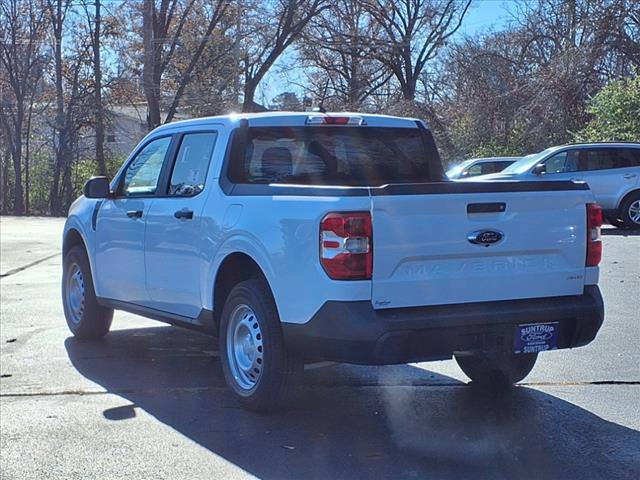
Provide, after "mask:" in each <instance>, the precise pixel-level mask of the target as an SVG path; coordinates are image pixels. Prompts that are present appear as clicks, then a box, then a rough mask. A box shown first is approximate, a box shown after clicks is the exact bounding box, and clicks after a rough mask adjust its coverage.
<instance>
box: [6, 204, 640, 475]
mask: <svg viewBox="0 0 640 480" xmlns="http://www.w3.org/2000/svg"><path fill="white" fill-rule="evenodd" d="M62 225H63V220H62V219H38V218H11V217H2V218H1V219H0V232H1V241H2V248H1V252H0V253H1V262H0V269H1V272H0V275H1V278H0V289H1V302H0V304H1V310H0V313H1V320H0V375H1V377H0V430H1V435H0V452H1V453H0V477H1V478H3V479H25V478H33V479H46V478H82V479H86V478H105V479H119V478H122V479H124V478H126V479H142V478H154V479H156V478H170V479H182V478H185V479H187V478H189V479H191V478H198V479H200V478H203V479H204V478H225V479H227V478H247V477H258V478H306V479H312V478H319V479H325V478H330V479H334V478H394V479H395V478H420V479H422V478H508V479H512V478H563V479H565V478H581V479H582V478H603V479H611V478H615V479H617V480H618V479H627V478H629V479H631V478H638V475H639V472H640V348H639V344H640V296H639V294H638V292H640V255H639V253H640V235H638V234H637V233H636V234H634V233H627V234H623V233H622V232H620V231H618V230H615V229H612V228H606V229H605V230H604V251H605V254H604V260H603V263H602V268H601V288H602V291H603V296H604V298H605V303H606V320H605V325H604V326H603V328H602V330H601V331H600V333H599V335H598V337H597V338H596V340H595V341H594V342H593V343H592V344H591V345H588V346H586V347H583V348H580V349H576V350H573V351H557V352H549V353H546V354H542V356H541V357H540V359H539V361H538V364H537V365H536V367H535V369H534V370H533V372H532V374H531V375H530V376H529V377H528V378H527V379H526V381H525V382H524V384H523V385H520V386H518V387H517V388H514V389H512V390H511V391H509V392H506V393H503V394H500V395H498V394H487V393H481V392H477V391H475V390H474V389H473V388H471V387H469V386H468V385H467V379H466V377H465V376H464V375H463V374H462V372H461V371H460V370H459V369H458V367H457V365H456V364H455V362H453V361H445V362H434V363H423V364H412V365H402V366H390V367H378V368H369V367H358V366H348V365H330V366H316V368H312V369H309V370H307V371H306V372H305V389H304V391H303V392H302V394H301V397H300V400H299V403H298V404H297V405H296V406H295V407H294V408H293V409H292V410H290V411H288V412H283V413H279V414H276V415H258V414H254V413H250V412H247V411H244V410H242V409H240V408H239V407H238V405H237V404H236V403H235V402H234V401H233V399H232V398H231V396H230V395H229V394H228V393H227V391H226V388H225V387H224V380H223V376H222V370H221V367H220V362H219V361H218V357H217V352H216V348H215V345H214V342H213V341H212V339H210V338H209V337H206V336H204V335H201V334H198V333H194V332H190V331H186V330H181V329H178V328H175V327H170V326H165V325H163V324H161V323H158V322H154V321H151V320H146V319H143V318H140V317H136V316H134V315H131V314H126V313H122V312H117V313H116V316H115V320H114V326H113V329H112V331H111V333H110V334H109V335H108V336H107V337H106V338H105V339H104V340H103V341H101V342H99V343H94V344H88V343H80V342H78V341H75V340H74V339H73V338H72V337H71V336H70V334H69V331H68V330H67V327H66V324H65V321H64V317H63V313H62V306H61V303H60V292H59V281H60V273H61V258H60V255H59V252H60V243H61V242H60V232H61V229H62Z"/></svg>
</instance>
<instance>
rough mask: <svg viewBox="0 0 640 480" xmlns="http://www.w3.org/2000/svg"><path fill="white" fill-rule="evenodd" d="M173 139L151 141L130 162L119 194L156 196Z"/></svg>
mask: <svg viewBox="0 0 640 480" xmlns="http://www.w3.org/2000/svg"><path fill="white" fill-rule="evenodd" d="M170 145H171V137H170V136H168V137H161V138H157V139H155V140H151V141H150V142H149V143H147V144H146V145H145V146H144V147H143V148H142V150H140V151H139V152H138V153H137V154H136V156H135V157H134V159H133V160H132V161H131V162H129V165H127V168H126V170H125V171H124V173H123V175H122V184H121V186H120V189H119V193H120V195H122V196H125V197H136V196H148V195H155V193H156V190H157V189H158V182H159V180H160V172H161V171H162V166H163V164H164V161H165V158H166V156H167V152H168V151H169V146H170Z"/></svg>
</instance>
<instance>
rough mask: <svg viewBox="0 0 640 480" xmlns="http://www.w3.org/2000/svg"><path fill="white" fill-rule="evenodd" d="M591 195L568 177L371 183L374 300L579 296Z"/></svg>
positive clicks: (382, 304)
mask: <svg viewBox="0 0 640 480" xmlns="http://www.w3.org/2000/svg"><path fill="white" fill-rule="evenodd" d="M591 199H592V196H591V192H590V191H589V190H588V188H587V187H586V185H584V184H582V183H574V182H492V183H489V182H487V183H480V182H478V183H471V182H464V183H455V182H454V183H442V184H422V185H389V186H386V187H382V188H380V189H377V190H372V197H371V201H372V219H373V281H372V303H373V306H374V308H396V307H412V306H425V305H444V304H456V303H468V302H482V301H494V300H514V299H523V298H537V297H550V296H554V297H557V296H562V295H578V294H582V292H583V287H584V275H585V251H586V207H585V205H586V203H588V202H589V201H590V200H591Z"/></svg>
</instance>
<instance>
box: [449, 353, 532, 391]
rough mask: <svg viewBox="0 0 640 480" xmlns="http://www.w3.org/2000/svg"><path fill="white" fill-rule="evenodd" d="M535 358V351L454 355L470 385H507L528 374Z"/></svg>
mask: <svg viewBox="0 0 640 480" xmlns="http://www.w3.org/2000/svg"><path fill="white" fill-rule="evenodd" d="M537 358H538V354H537V353H527V354H520V355H516V354H512V353H479V354H469V355H456V362H458V365H459V366H460V368H461V369H462V371H463V372H464V373H465V375H466V376H467V377H469V378H470V379H471V381H472V385H475V386H479V387H507V386H510V385H513V384H515V383H517V382H519V381H521V380H522V379H524V378H525V377H526V376H527V375H529V373H530V372H531V370H532V369H533V366H534V365H535V363H536V360H537Z"/></svg>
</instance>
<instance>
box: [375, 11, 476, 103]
mask: <svg viewBox="0 0 640 480" xmlns="http://www.w3.org/2000/svg"><path fill="white" fill-rule="evenodd" d="M363 1H364V2H365V5H366V8H367V10H368V11H369V12H370V13H371V15H372V17H373V18H374V20H375V21H376V22H377V23H378V25H379V26H380V30H381V35H380V37H379V38H378V39H376V40H377V41H376V49H377V53H376V55H377V56H378V58H379V59H380V61H382V62H383V63H384V64H386V65H387V67H388V68H389V69H390V70H391V71H392V72H393V75H394V76H395V78H396V80H397V81H398V83H399V85H400V90H401V92H402V96H403V98H404V99H405V100H409V101H413V100H414V99H415V97H416V89H417V86H418V81H419V79H420V77H421V76H422V74H423V71H424V69H425V67H426V65H427V63H428V62H429V61H430V60H432V59H433V58H435V56H436V54H437V52H438V50H439V49H440V48H441V47H442V46H443V45H444V44H445V42H446V41H447V40H448V39H449V38H450V37H451V36H452V35H453V34H454V33H456V32H457V31H458V29H459V28H460V26H461V25H462V20H463V19H464V16H465V15H466V13H467V10H468V9H469V5H470V4H471V0H363Z"/></svg>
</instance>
